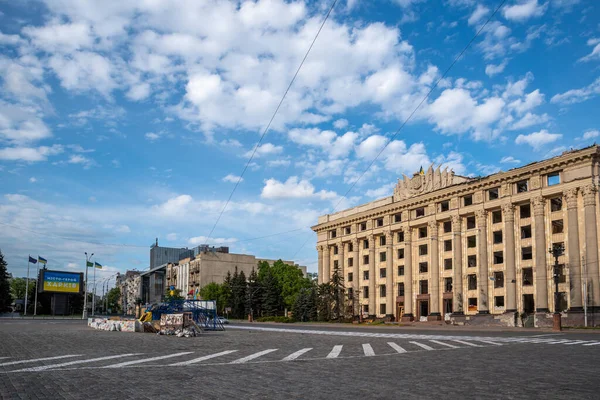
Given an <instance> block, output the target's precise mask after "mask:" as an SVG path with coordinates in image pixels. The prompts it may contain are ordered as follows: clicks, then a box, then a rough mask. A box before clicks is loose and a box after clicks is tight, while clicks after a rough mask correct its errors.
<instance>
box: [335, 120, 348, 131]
mask: <svg viewBox="0 0 600 400" xmlns="http://www.w3.org/2000/svg"><path fill="white" fill-rule="evenodd" d="M347 126H348V120H347V119H344V118H340V119H338V120H336V121H335V122H334V123H333V127H334V128H336V129H344V128H345V127H347Z"/></svg>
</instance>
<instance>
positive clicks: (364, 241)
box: [363, 239, 369, 249]
mask: <svg viewBox="0 0 600 400" xmlns="http://www.w3.org/2000/svg"><path fill="white" fill-rule="evenodd" d="M368 248H369V241H368V240H367V239H365V240H363V249H368Z"/></svg>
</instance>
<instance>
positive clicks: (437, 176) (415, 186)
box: [394, 164, 469, 201]
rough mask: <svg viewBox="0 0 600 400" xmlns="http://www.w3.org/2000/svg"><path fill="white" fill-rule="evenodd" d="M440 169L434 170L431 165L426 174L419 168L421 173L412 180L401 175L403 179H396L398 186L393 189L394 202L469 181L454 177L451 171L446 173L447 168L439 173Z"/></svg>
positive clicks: (416, 174)
mask: <svg viewBox="0 0 600 400" xmlns="http://www.w3.org/2000/svg"><path fill="white" fill-rule="evenodd" d="M440 168H441V166H438V167H437V168H436V169H435V170H434V169H433V164H431V165H430V166H429V169H428V170H427V172H424V171H423V169H422V168H421V172H417V173H415V174H414V175H413V177H412V178H409V177H408V176H406V175H404V174H402V176H403V179H402V180H400V179H398V184H397V185H396V188H395V189H394V201H399V200H404V199H408V198H411V197H415V196H419V195H421V194H424V193H429V192H433V191H434V190H438V189H442V188H445V187H448V186H451V185H454V184H457V183H462V182H467V181H468V180H469V179H468V178H464V177H462V176H455V175H454V171H453V170H450V171H448V168H444V170H443V171H441V170H440Z"/></svg>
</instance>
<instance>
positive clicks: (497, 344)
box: [478, 340, 502, 346]
mask: <svg viewBox="0 0 600 400" xmlns="http://www.w3.org/2000/svg"><path fill="white" fill-rule="evenodd" d="M478 342H481V343H487V344H493V345H495V346H502V345H501V344H500V343H496V342H491V341H489V340H478Z"/></svg>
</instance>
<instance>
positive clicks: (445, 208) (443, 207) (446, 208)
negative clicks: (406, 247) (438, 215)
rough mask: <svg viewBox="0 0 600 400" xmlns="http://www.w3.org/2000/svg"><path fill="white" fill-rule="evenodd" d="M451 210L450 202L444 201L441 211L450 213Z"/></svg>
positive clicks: (441, 204)
mask: <svg viewBox="0 0 600 400" xmlns="http://www.w3.org/2000/svg"><path fill="white" fill-rule="evenodd" d="M449 209H450V202H449V201H448V200H446V201H442V202H441V203H440V211H441V212H444V211H448V210H449Z"/></svg>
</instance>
